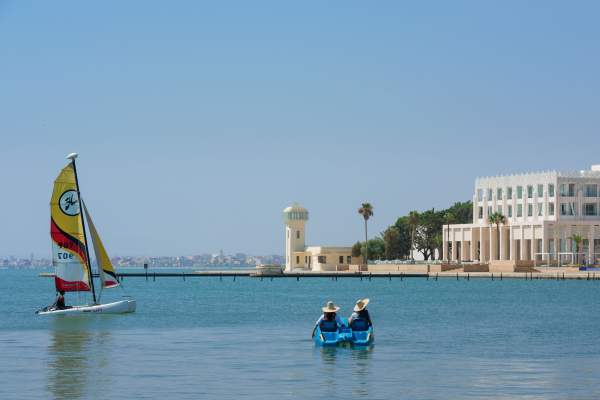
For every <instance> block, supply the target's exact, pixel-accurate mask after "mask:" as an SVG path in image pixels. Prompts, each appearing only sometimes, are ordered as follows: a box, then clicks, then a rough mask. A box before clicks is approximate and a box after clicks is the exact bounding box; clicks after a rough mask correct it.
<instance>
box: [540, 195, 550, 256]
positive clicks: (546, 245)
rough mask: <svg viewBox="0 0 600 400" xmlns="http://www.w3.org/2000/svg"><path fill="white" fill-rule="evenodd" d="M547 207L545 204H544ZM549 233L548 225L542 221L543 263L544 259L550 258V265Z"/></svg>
mask: <svg viewBox="0 0 600 400" xmlns="http://www.w3.org/2000/svg"><path fill="white" fill-rule="evenodd" d="M544 207H545V206H544ZM547 236H548V235H547V234H546V227H545V226H544V225H543V223H542V250H541V251H542V253H544V254H542V264H543V261H544V259H546V260H548V266H549V265H550V257H549V255H548V254H547V253H548V251H549V250H548V239H547Z"/></svg>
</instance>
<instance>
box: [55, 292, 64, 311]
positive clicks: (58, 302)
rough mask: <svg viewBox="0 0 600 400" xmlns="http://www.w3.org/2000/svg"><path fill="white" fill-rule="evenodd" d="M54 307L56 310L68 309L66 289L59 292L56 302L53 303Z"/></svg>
mask: <svg viewBox="0 0 600 400" xmlns="http://www.w3.org/2000/svg"><path fill="white" fill-rule="evenodd" d="M52 308H54V309H55V310H65V309H67V306H66V304H65V291H64V290H61V291H60V292H58V296H56V300H55V301H54V304H52Z"/></svg>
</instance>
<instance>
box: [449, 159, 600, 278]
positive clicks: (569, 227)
mask: <svg viewBox="0 0 600 400" xmlns="http://www.w3.org/2000/svg"><path fill="white" fill-rule="evenodd" d="M599 187H600V165H594V166H592V168H591V169H590V170H583V171H578V172H556V171H553V172H533V173H525V174H519V175H505V176H495V177H486V178H478V179H476V180H475V193H474V195H473V223H472V224H457V225H450V229H448V228H447V226H444V229H443V241H444V246H443V249H444V254H443V259H444V260H449V261H453V262H468V261H473V262H479V263H483V264H489V265H490V266H492V265H503V266H513V267H515V266H519V265H534V264H535V265H561V264H566V263H573V262H577V261H578V262H579V263H589V264H591V263H594V264H598V263H599V262H600V260H599V259H600V213H599V209H600V190H599ZM493 212H500V213H501V214H502V215H504V217H505V218H506V221H505V223H503V224H500V225H499V229H497V227H496V226H495V225H493V224H490V222H489V220H488V216H489V215H490V214H492V213H493ZM574 235H581V236H582V237H583V240H582V241H581V245H580V248H579V252H577V251H576V245H575V241H574V240H573V236H574ZM576 253H578V254H576Z"/></svg>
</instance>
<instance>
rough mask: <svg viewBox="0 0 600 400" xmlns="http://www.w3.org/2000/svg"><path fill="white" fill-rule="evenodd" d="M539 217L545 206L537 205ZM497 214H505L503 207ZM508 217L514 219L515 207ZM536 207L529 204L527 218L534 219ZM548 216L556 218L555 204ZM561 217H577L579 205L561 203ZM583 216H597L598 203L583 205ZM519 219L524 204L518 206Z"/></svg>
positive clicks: (481, 215) (550, 208)
mask: <svg viewBox="0 0 600 400" xmlns="http://www.w3.org/2000/svg"><path fill="white" fill-rule="evenodd" d="M536 208H537V215H538V217H543V216H544V204H543V203H538V204H537V207H536ZM496 211H497V212H499V213H501V214H503V212H502V206H500V205H499V206H497V209H496ZM506 211H507V215H506V216H507V217H508V218H512V217H513V206H512V205H511V204H509V205H508V207H507V210H506ZM492 212H493V208H492V206H488V215H490V214H492ZM533 212H534V207H533V204H531V203H530V204H527V216H528V217H533ZM548 215H549V216H554V203H553V202H550V203H548ZM560 215H562V216H576V215H578V214H577V205H576V203H574V202H567V203H560ZM583 215H584V216H596V215H598V205H597V204H596V203H585V204H584V205H583ZM516 216H517V218H520V217H522V216H523V204H517V215H516ZM482 218H483V207H479V219H482Z"/></svg>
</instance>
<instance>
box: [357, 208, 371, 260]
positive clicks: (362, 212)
mask: <svg viewBox="0 0 600 400" xmlns="http://www.w3.org/2000/svg"><path fill="white" fill-rule="evenodd" d="M358 213H359V214H360V215H362V217H363V218H364V220H365V264H368V263H369V246H368V245H369V243H368V241H369V239H368V236H367V221H368V220H369V218H371V217H372V216H373V206H372V205H371V203H362V205H361V207H360V208H359V209H358Z"/></svg>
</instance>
